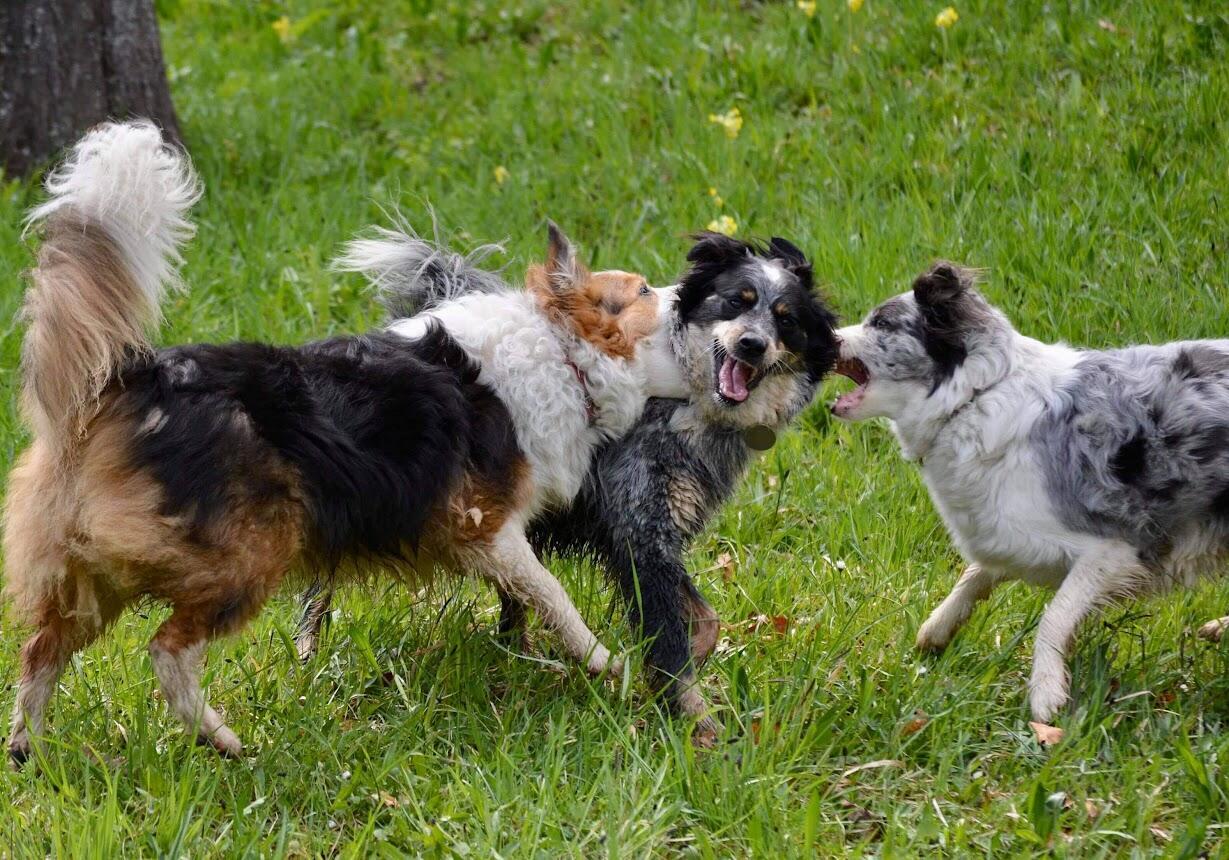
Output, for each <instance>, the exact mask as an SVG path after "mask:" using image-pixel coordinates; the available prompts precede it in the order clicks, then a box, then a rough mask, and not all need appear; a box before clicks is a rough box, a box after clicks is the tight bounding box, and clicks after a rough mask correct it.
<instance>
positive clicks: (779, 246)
mask: <svg viewBox="0 0 1229 860" xmlns="http://www.w3.org/2000/svg"><path fill="white" fill-rule="evenodd" d="M768 250H769V251H770V252H771V253H772V255H773V256H774V257H778V258H780V259H782V260H784V261H785V263H786V264H787V265H788V266H790V267H793V266H807V267H809V266H810V263H808V262H807V255H806V254H804V253H802V251H801V250H800V249H799V248H798V246H797V245H795V244H794V243H793V242H791V241H790V240H789V239H782V238H781V237H780V236H773V237H772V238H771V239H769V240H768Z"/></svg>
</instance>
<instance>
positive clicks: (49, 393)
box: [21, 120, 201, 451]
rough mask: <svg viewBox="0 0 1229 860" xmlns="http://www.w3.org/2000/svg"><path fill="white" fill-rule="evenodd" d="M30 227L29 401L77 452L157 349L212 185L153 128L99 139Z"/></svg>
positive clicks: (94, 137)
mask: <svg viewBox="0 0 1229 860" xmlns="http://www.w3.org/2000/svg"><path fill="white" fill-rule="evenodd" d="M46 185H47V191H48V192H49V193H50V194H51V199H49V200H48V201H47V202H46V203H44V204H43V205H41V206H39V207H37V208H36V209H34V210H33V211H32V212H31V213H30V216H29V219H28V222H27V223H29V224H33V223H36V222H41V223H42V234H43V244H42V248H41V249H40V250H39V254H38V265H37V267H36V268H35V269H34V271H33V273H32V276H31V277H32V281H33V285H32V287H31V289H30V291H29V293H28V295H27V296H26V303H25V316H26V319H27V320H28V322H29V329H28V331H27V332H26V338H25V342H24V343H23V345H22V353H21V370H22V378H23V386H24V387H23V400H24V406H25V409H26V411H27V414H28V416H29V420H30V422H31V424H32V426H33V429H34V432H35V434H36V436H37V438H39V439H41V440H44V442H45V443H47V444H49V445H51V446H52V447H53V449H54V450H58V451H65V450H67V449H68V448H70V447H71V446H72V445H73V443H74V442H75V440H76V439H78V438H79V436H80V434H81V432H82V431H83V430H84V428H85V424H86V423H87V422H88V421H89V419H90V418H91V417H92V416H93V414H94V411H95V409H96V408H97V403H98V397H99V395H100V394H101V393H102V391H103V389H104V388H105V387H106V386H107V384H108V383H109V382H110V381H111V380H112V379H113V377H114V376H115V374H116V372H117V371H118V370H119V368H120V367H121V366H122V364H123V363H124V361H125V360H127V359H129V358H131V357H132V356H133V355H137V354H140V353H141V352H143V351H146V350H148V349H150V342H149V335H150V334H151V333H152V330H153V329H155V328H156V327H157V324H158V323H159V322H160V321H161V319H162V311H161V303H162V299H163V297H164V295H165V294H166V291H167V289H168V288H172V287H177V286H179V285H180V281H179V279H178V277H177V268H178V265H179V263H181V262H182V258H181V257H180V255H179V246H180V244H181V243H182V242H183V241H184V240H186V239H187V238H188V237H189V236H191V235H192V233H193V230H194V227H193V225H192V224H191V222H189V221H188V220H187V217H186V215H187V211H188V209H189V207H191V205H192V204H193V203H195V202H196V200H197V199H198V198H199V197H200V194H201V187H200V183H199V182H198V180H197V178H196V174H195V173H194V172H193V170H192V166H191V164H190V163H189V161H188V158H187V156H185V155H184V154H183V153H182V152H180V151H179V150H177V149H174V148H173V147H171V146H170V145H168V144H166V143H165V142H163V140H162V134H161V133H160V132H159V131H158V129H157V128H156V127H155V126H154V125H153V123H151V122H148V121H144V120H142V121H134V122H128V123H122V124H121V123H106V124H104V125H100V126H98V127H97V128H95V129H93V130H92V131H90V132H88V133H87V134H86V135H85V137H83V138H82V139H81V141H80V142H79V143H77V145H76V146H75V147H73V150H72V152H71V153H70V154H69V156H68V158H67V159H65V161H64V163H63V164H62V165H61V166H60V167H59V168H58V169H57V170H56V171H54V172H53V173H52V174H51V175H50V176H49V177H48V178H47V182H46Z"/></svg>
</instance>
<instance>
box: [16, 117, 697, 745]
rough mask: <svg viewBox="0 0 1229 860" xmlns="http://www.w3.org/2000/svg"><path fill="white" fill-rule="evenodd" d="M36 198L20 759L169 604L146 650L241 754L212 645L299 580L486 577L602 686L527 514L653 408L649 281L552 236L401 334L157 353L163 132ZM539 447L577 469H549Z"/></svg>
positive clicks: (115, 148) (122, 143)
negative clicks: (131, 633)
mask: <svg viewBox="0 0 1229 860" xmlns="http://www.w3.org/2000/svg"><path fill="white" fill-rule="evenodd" d="M48 188H49V190H50V191H51V194H52V197H51V200H50V201H49V202H48V203H47V204H45V205H44V206H42V207H40V208H39V209H37V210H35V212H34V213H33V216H32V217H33V218H37V219H43V232H44V242H43V245H42V247H41V249H40V252H39V262H38V266H37V268H36V269H35V271H34V272H33V275H32V280H33V286H32V288H31V290H30V293H29V298H28V302H27V306H26V313H27V316H28V318H29V321H30V328H29V332H28V334H27V337H26V340H25V344H24V349H23V364H22V375H23V382H24V386H25V387H24V392H23V397H24V405H25V409H26V413H27V416H28V418H29V421H30V424H31V426H32V428H33V429H34V441H33V443H32V445H31V447H30V449H29V450H27V451H26V452H25V453H23V454H22V455H21V457H20V458H19V460H18V463H17V465H16V466H15V468H14V470H13V472H12V474H11V476H10V482H9V492H8V497H7V501H6V509H5V522H4V550H5V569H6V583H5V592H6V595H7V596H8V598H9V599H10V600H11V602H12V603H13V605H14V607H15V609H16V611H17V613H18V615H19V617H20V618H21V619H22V620H23V621H25V622H28V623H30V624H32V625H33V626H34V628H35V630H34V633H33V635H32V636H31V637H30V639H29V640H28V641H27V642H26V644H25V646H24V647H23V649H22V656H21V677H20V679H19V682H18V689H17V695H16V702H15V706H14V717H13V734H12V737H11V739H10V743H9V750H10V754H11V756H12V757H13V759H14V760H15V761H17V762H20V761H22V760H24V759H25V758H26V757H27V756H28V755H29V753H30V751H31V743H32V740H33V739H34V738H36V737H37V736H38V735H39V734H40V733H41V731H42V726H43V716H44V711H45V709H46V706H47V703H48V700H49V698H50V696H51V692H52V690H53V689H54V686H55V683H56V679H57V678H58V676H59V674H60V672H61V671H62V669H63V667H64V665H65V663H66V662H67V660H68V659H69V657H70V656H71V655H72V654H73V653H74V652H75V651H77V650H79V649H80V648H82V647H84V646H85V645H87V644H88V643H89V642H90V641H91V640H92V639H93V638H95V637H97V636H98V635H99V634H101V633H102V632H103V631H104V630H105V629H106V627H107V626H108V625H109V624H110V623H111V622H113V621H114V620H115V618H116V617H117V616H118V614H119V613H120V611H121V610H122V609H123V608H124V607H125V606H126V605H128V604H130V603H132V602H134V601H136V600H139V599H141V598H145V597H151V598H154V599H157V600H160V601H165V602H167V603H169V604H170V605H171V607H172V613H171V616H170V618H169V619H168V620H167V621H166V622H165V623H164V624H163V625H162V627H161V628H160V629H159V631H158V633H157V634H156V636H155V637H154V640H153V641H152V642H151V644H150V653H151V656H152V660H153V666H154V670H155V673H156V674H157V676H158V679H159V682H160V684H161V688H162V692H163V696H164V698H165V700H166V701H167V704H168V706H169V707H170V708H171V710H172V712H173V713H174V714H175V715H176V716H177V717H178V718H179V719H180V720H182V721H183V723H184V724H185V726H186V727H187V728H188V729H189V730H190V731H194V732H196V733H197V734H198V736H199V738H200V739H201V740H203V741H205V742H207V743H209V744H212V745H213V746H214V747H215V748H217V749H218V750H219V751H221V752H223V753H227V754H232V755H233V754H237V753H238V752H239V751H240V749H241V745H240V742H239V739H238V738H237V737H236V736H235V735H234V733H233V732H231V731H230V729H229V728H227V727H226V726H225V725H224V723H223V721H222V719H221V717H220V716H219V714H218V713H217V712H216V711H214V710H213V709H212V708H211V707H209V705H208V704H207V703H206V702H205V698H204V693H203V691H202V689H201V684H200V673H201V663H202V659H203V655H204V651H205V648H206V646H207V644H208V643H209V641H210V640H211V639H213V638H214V637H217V636H219V635H222V634H225V633H228V632H230V631H232V630H236V629H238V628H239V627H241V626H242V625H243V624H244V623H245V622H246V621H247V620H248V619H250V618H251V617H252V616H253V615H254V614H255V613H256V612H257V611H259V609H260V608H261V606H262V605H263V604H264V603H265V601H266V600H267V599H268V597H269V596H270V595H271V594H272V593H273V591H274V590H275V589H276V588H277V587H278V585H279V584H280V583H281V581H282V580H283V579H284V578H285V577H286V576H287V575H289V574H291V573H292V572H302V573H304V574H307V575H315V576H319V575H320V574H322V573H323V574H325V575H328V576H340V575H347V574H350V573H364V572H369V571H373V570H374V569H376V568H378V569H379V570H381V571H383V570H387V571H389V572H391V573H394V574H396V575H399V576H404V577H412V578H416V579H420V580H421V579H429V578H430V577H431V576H432V575H433V572H434V570H435V569H436V568H437V567H441V568H444V569H447V570H451V571H455V572H473V573H477V574H479V575H481V576H483V577H484V578H486V579H489V580H490V581H492V582H494V583H496V584H497V585H498V587H499V588H500V589H501V590H502V591H503V592H505V593H507V594H509V595H512V596H514V597H515V598H516V599H517V600H519V601H522V602H525V603H527V604H529V605H531V606H532V607H534V609H536V610H537V611H538V612H539V613H540V614H542V615H543V617H544V620H545V621H546V623H547V625H548V626H549V627H550V628H551V629H552V630H553V631H555V632H556V633H557V634H558V635H559V636H560V637H561V639H562V640H563V643H564V646H565V648H566V649H567V651H568V654H569V655H570V656H571V657H572V658H573V659H576V660H578V661H580V662H582V663H583V664H584V665H586V667H587V668H588V669H589V670H590V671H591V672H595V673H596V672H601V671H604V670H605V669H606V668H607V667H608V665H611V659H610V654H609V652H608V651H607V650H606V649H605V648H604V647H603V646H602V645H601V644H600V643H599V642H598V641H597V639H596V638H595V637H594V636H593V634H592V633H591V632H590V631H589V629H588V627H587V626H586V625H585V623H584V621H583V619H582V618H581V617H580V615H579V613H578V612H577V611H576V608H575V606H574V605H573V604H572V602H571V600H570V599H569V598H568V596H567V594H566V592H565V591H564V590H563V588H562V587H561V586H560V585H559V583H558V581H557V580H555V578H554V577H553V576H551V574H550V573H549V572H548V571H546V570H545V568H543V567H542V566H541V565H540V564H539V563H538V561H537V558H536V557H535V555H534V553H533V551H532V549H531V548H530V546H529V544H528V542H527V539H526V536H525V523H526V522H528V520H529V519H530V518H531V516H532V514H533V512H534V511H536V510H539V509H541V508H542V507H543V506H544V505H546V504H548V503H553V502H557V501H562V502H563V503H566V502H568V501H570V497H569V496H568V493H569V492H571V493H573V494H574V492H575V488H578V487H579V485H580V483H581V481H582V479H583V477H584V474H585V472H586V471H587V468H588V461H587V459H584V460H577V459H575V457H576V454H575V452H577V451H582V452H584V451H586V450H591V449H592V448H594V447H595V446H596V445H597V444H598V443H599V442H600V441H602V440H603V439H605V438H607V437H608V436H610V435H612V434H618V433H622V432H624V431H625V430H626V429H627V428H628V427H630V426H631V424H632V423H633V422H634V421H635V420H636V418H637V417H638V416H639V414H640V412H641V410H642V409H643V406H644V403H645V400H646V399H647V396H648V393H649V389H648V387H647V368H648V366H649V362H648V361H647V360H646V358H645V356H646V355H648V354H649V353H648V351H645V350H638V349H637V346H638V344H639V343H640V342H641V341H646V340H648V339H650V338H651V337H653V336H655V335H658V334H659V332H660V333H664V332H665V329H664V328H662V326H661V325H660V322H659V321H660V320H661V316H660V315H659V313H658V309H657V308H658V303H659V297H658V295H657V293H655V292H654V291H653V290H651V289H649V288H648V287H647V285H645V284H644V279H643V278H640V277H639V276H637V275H633V274H630V273H626V272H598V273H590V272H589V271H588V270H587V269H586V268H585V267H584V266H583V265H582V264H581V263H580V261H579V260H578V259H577V258H576V255H575V253H574V251H573V249H572V246H571V243H570V242H568V241H567V239H566V237H564V236H563V235H562V233H560V232H559V231H558V229H557V228H555V227H554V225H551V229H550V236H549V239H550V241H549V251H548V258H547V262H546V264H545V265H544V266H539V267H536V268H534V269H533V270H531V283H530V284H529V285H528V289H526V290H525V291H514V290H510V289H507V290H504V291H502V292H499V293H489V292H488V293H483V294H482V295H480V296H474V297H462V298H459V299H457V300H456V301H455V302H445V303H443V304H441V305H440V306H439V307H438V308H437V309H436V311H437V314H436V316H435V317H434V318H433V319H431V320H429V321H428V322H427V323H426V324H425V326H424V327H423V328H422V330H421V331H417V332H415V335H414V337H412V338H407V337H404V336H402V335H401V334H398V333H396V332H393V331H388V332H376V333H371V334H368V335H365V336H360V337H339V338H332V339H329V340H325V341H320V342H316V343H309V344H306V345H304V346H297V347H280V346H271V345H267V344H251V343H246V344H245V343H239V344H225V345H194V346H178V347H172V348H169V349H161V350H156V349H154V348H153V347H152V346H151V344H150V342H149V340H148V333H149V331H150V330H151V329H152V328H153V327H154V326H155V324H156V322H157V321H158V318H159V314H160V311H159V303H160V300H161V298H162V296H163V293H164V290H165V288H166V286H167V285H168V284H173V283H174V272H175V265H176V263H177V261H178V259H179V257H178V252H177V246H178V243H179V242H180V241H182V240H183V239H184V238H186V237H187V236H188V235H189V234H190V232H191V225H190V224H189V223H188V221H187V220H186V212H187V210H188V208H189V207H190V205H191V204H192V203H193V202H194V201H195V199H196V198H197V196H198V195H199V184H198V182H197V180H196V178H195V176H194V174H193V173H192V170H191V167H190V165H189V164H188V162H187V159H186V158H185V157H184V156H183V155H182V154H181V153H179V152H178V151H176V150H174V149H173V148H171V147H169V146H167V145H165V144H164V143H163V141H162V139H161V136H160V134H159V132H158V130H157V129H156V128H155V127H154V126H153V125H152V124H149V123H146V122H134V123H127V124H107V125H103V126H100V127H99V128H97V129H95V130H94V131H92V132H90V133H89V134H87V135H86V137H85V138H84V139H83V140H82V141H81V142H80V143H79V144H78V145H77V146H76V147H75V148H74V150H73V153H72V155H71V156H70V158H69V160H68V162H67V163H66V164H65V165H64V166H63V167H62V168H61V169H60V170H59V171H57V172H56V173H54V174H53V175H52V177H51V179H50V180H49V181H48ZM552 350H553V351H552ZM642 353H644V355H642ZM552 357H553V358H554V359H555V361H556V363H552V362H551V361H550V359H551V358H552ZM677 375H678V374H677V371H674V372H673V373H672V374H671V376H673V377H677ZM586 379H588V380H590V381H591V384H589V385H586V384H585V380H586ZM533 396H537V397H541V398H543V399H544V400H545V401H546V402H547V403H548V404H549V406H550V408H556V409H559V410H561V413H560V415H559V416H558V417H557V420H555V421H553V422H552V423H551V424H550V425H549V426H545V425H543V424H542V423H541V422H537V423H534V422H533V421H529V420H527V419H525V418H524V416H525V415H527V414H532V413H531V412H527V411H526V408H525V406H524V404H519V403H513V400H514V399H515V398H517V397H533ZM510 403H511V404H512V405H510ZM588 404H591V405H592V408H593V409H594V410H596V411H597V412H598V413H599V414H600V415H601V416H602V418H601V420H591V419H590V417H589V416H588V415H587V408H586V407H587V405H588ZM544 435H546V436H549V438H548V439H544V438H542V437H543V436H544ZM551 443H553V444H554V445H556V446H558V447H559V448H560V449H562V450H565V451H567V452H569V456H571V457H572V458H573V459H568V458H566V457H561V458H558V459H560V460H562V461H563V462H564V463H566V464H570V468H571V469H572V471H573V472H575V473H576V474H574V475H569V474H568V473H567V468H566V467H564V466H560V465H559V463H558V462H554V463H552V464H551V466H550V468H546V467H544V466H543V465H542V464H543V462H545V460H546V454H545V450H546V448H548V447H549V445H550V444H551Z"/></svg>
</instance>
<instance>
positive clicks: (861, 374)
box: [832, 263, 1229, 720]
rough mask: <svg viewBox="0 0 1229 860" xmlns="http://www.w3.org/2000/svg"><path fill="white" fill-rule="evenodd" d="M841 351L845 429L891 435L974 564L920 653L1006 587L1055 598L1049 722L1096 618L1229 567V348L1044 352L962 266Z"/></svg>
mask: <svg viewBox="0 0 1229 860" xmlns="http://www.w3.org/2000/svg"><path fill="white" fill-rule="evenodd" d="M837 334H838V336H839V337H840V340H841V348H840V361H839V362H838V364H837V372H838V373H842V374H844V375H845V376H848V377H850V378H851V379H853V380H854V381H855V382H856V383H857V384H858V385H857V387H856V388H855V389H854V390H853V391H851V392H849V393H846V394H844V395H842V396H841V397H839V398H838V399H837V401H836V402H835V404H834V405H833V407H832V408H833V412H834V413H835V414H836V415H837V416H838V417H840V418H844V419H847V420H850V421H858V420H862V419H866V418H874V417H885V418H888V419H890V420H891V423H892V429H893V431H894V432H895V434H896V437H897V439H898V441H899V442H900V446H901V450H902V451H903V453H904V455H905V457H906V458H907V459H910V460H915V461H917V462H918V463H919V465H920V466H921V469H922V475H923V477H924V478H925V481H926V485H927V487H928V488H929V489H930V495H931V497H932V498H933V499H934V502H935V504H936V506H937V507H938V509H939V513H940V514H941V515H942V517H943V519H944V521H945V523H946V524H947V527H948V530H949V531H950V533H951V535H952V538H953V539H954V540H955V541H956V543H957V545H958V546H959V548H960V550H961V552H962V553H963V554H964V556H965V557H966V558H967V559H968V561H969V566H968V568H967V569H966V570H965V572H964V575H963V576H961V577H960V580H959V581H958V582H957V583H956V587H955V588H954V589H953V590H952V592H951V594H949V595H948V596H947V598H946V599H945V600H944V601H943V602H942V603H941V604H940V605H939V607H938V608H937V609H936V610H935V611H934V612H933V613H932V614H931V616H930V618H929V619H928V620H927V621H926V623H925V624H923V625H922V627H921V629H920V630H919V631H918V635H917V644H918V647H919V648H924V649H932V650H937V649H941V648H943V647H944V646H946V645H947V643H948V642H949V641H950V640H951V638H952V636H953V635H954V634H955V632H956V630H957V629H958V628H959V627H960V626H961V625H962V624H963V623H964V622H965V621H966V620H967V619H968V617H969V614H970V612H971V611H972V610H973V607H974V606H975V605H976V604H977V603H978V602H979V601H981V600H983V599H985V598H986V597H987V596H988V595H989V594H990V592H991V590H992V589H993V588H994V587H995V586H996V585H998V584H999V583H1001V582H1003V581H1004V580H1008V579H1022V580H1025V581H1027V582H1032V583H1034V584H1038V585H1045V586H1048V587H1051V588H1054V589H1056V592H1055V596H1054V599H1053V600H1052V601H1051V602H1050V604H1049V606H1048V607H1047V608H1046V610H1045V613H1044V614H1043V615H1042V618H1041V622H1040V624H1039V626H1038V629H1037V641H1036V645H1035V648H1034V656H1033V673H1032V679H1031V680H1030V682H1029V704H1030V706H1031V709H1032V713H1033V717H1034V718H1035V719H1037V720H1049V719H1051V718H1052V717H1053V716H1054V715H1055V714H1056V713H1057V712H1058V711H1059V710H1060V709H1061V708H1063V707H1064V706H1065V705H1066V704H1067V701H1068V688H1069V679H1068V675H1067V667H1066V663H1065V655H1066V653H1067V649H1068V648H1069V647H1070V645H1071V643H1072V640H1073V638H1074V637H1075V634H1076V632H1077V629H1078V627H1079V625H1080V623H1081V622H1082V621H1083V620H1084V619H1085V618H1086V617H1088V615H1089V614H1090V613H1092V612H1094V611H1095V610H1097V609H1098V608H1099V607H1101V606H1104V605H1105V604H1107V603H1110V602H1111V601H1115V600H1118V599H1121V598H1124V597H1128V596H1133V595H1139V594H1145V593H1150V592H1157V591H1162V590H1165V589H1168V588H1171V587H1173V586H1176V585H1190V584H1191V583H1193V582H1194V581H1195V580H1196V579H1197V578H1199V577H1200V576H1201V575H1203V574H1209V573H1212V572H1214V571H1215V569H1216V562H1217V561H1218V560H1223V557H1224V554H1225V551H1226V549H1229V341H1226V340H1218V341H1188V342H1182V343H1170V344H1165V345H1162V346H1134V347H1128V348H1125V349H1115V350H1106V351H1098V350H1080V349H1073V348H1071V347H1068V346H1065V345H1062V344H1046V343H1041V342H1039V341H1036V340H1033V339H1032V338H1029V337H1025V336H1024V335H1022V334H1019V333H1018V332H1016V331H1015V330H1014V329H1013V328H1012V326H1011V324H1010V323H1009V322H1008V321H1007V318H1006V317H1005V316H1004V315H1003V314H1002V313H1000V312H999V311H998V310H996V309H995V308H993V307H991V306H990V304H988V303H987V302H986V300H985V299H984V298H983V297H982V296H981V295H980V294H979V293H978V292H977V291H976V290H975V289H974V288H973V277H972V274H971V272H970V271H969V270H966V269H962V268H960V267H959V266H955V265H952V264H950V263H939V264H937V265H935V266H934V267H933V268H932V269H931V270H930V271H929V272H927V273H925V274H924V275H922V276H921V277H919V278H918V279H917V280H916V281H915V282H914V284H913V290H912V291H911V292H907V293H904V294H902V295H899V296H897V297H896V298H893V299H889V300H888V301H886V302H884V303H883V304H881V305H879V306H878V307H877V308H875V309H874V310H873V311H871V313H870V314H869V315H868V316H867V317H866V319H865V320H864V321H863V322H862V324H861V325H855V326H850V327H848V328H844V329H841V330H840V331H839V332H837ZM1215 625H1216V622H1213V625H1210V626H1215ZM1208 632H1209V633H1215V632H1219V631H1218V630H1210V631H1208Z"/></svg>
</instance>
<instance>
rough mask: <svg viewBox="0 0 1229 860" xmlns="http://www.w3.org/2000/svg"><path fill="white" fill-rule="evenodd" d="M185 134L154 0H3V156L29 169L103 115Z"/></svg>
mask: <svg viewBox="0 0 1229 860" xmlns="http://www.w3.org/2000/svg"><path fill="white" fill-rule="evenodd" d="M134 116H143V117H148V118H149V119H152V120H153V121H154V122H156V123H157V124H158V125H160V126H161V127H162V130H163V132H164V134H165V135H166V136H167V138H169V139H171V140H174V141H176V142H178V141H179V140H180V136H179V122H178V120H177V119H176V118H175V107H174V105H173V104H172V103H171V93H170V89H169V88H168V86H167V82H166V70H165V68H164V67H163V64H162V45H161V42H160V41H159V37H158V19H157V18H156V17H155V15H154V2H153V0H0V164H2V165H3V167H4V170H5V172H6V173H7V174H8V175H10V176H12V175H16V176H24V175H26V174H27V173H29V172H30V171H31V170H33V169H35V168H36V167H38V166H39V165H41V164H43V163H45V162H47V161H49V160H50V159H51V158H52V157H53V156H54V155H55V154H56V153H57V152H59V150H60V149H61V148H62V147H64V146H66V145H68V144H70V143H72V142H73V141H75V140H76V139H77V138H78V137H80V136H81V134H82V133H83V132H85V131H86V130H87V129H89V128H90V127H92V126H94V125H96V124H97V123H99V122H102V121H103V120H106V119H127V118H130V117H134Z"/></svg>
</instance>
